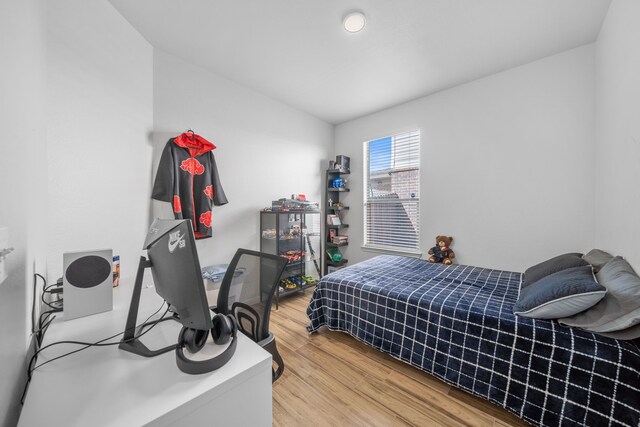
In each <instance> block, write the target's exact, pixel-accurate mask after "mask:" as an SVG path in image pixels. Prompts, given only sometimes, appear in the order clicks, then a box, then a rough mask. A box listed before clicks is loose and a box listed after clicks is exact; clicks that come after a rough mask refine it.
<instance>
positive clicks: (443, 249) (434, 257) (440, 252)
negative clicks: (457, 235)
mask: <svg viewBox="0 0 640 427" xmlns="http://www.w3.org/2000/svg"><path fill="white" fill-rule="evenodd" d="M452 241H453V237H447V236H438V237H436V245H435V246H434V247H432V248H431V249H429V255H431V257H429V262H441V263H443V264H445V265H450V264H452V263H453V259H454V258H455V257H456V254H455V253H454V252H453V251H452V250H451V249H449V246H450V245H451V242H452Z"/></svg>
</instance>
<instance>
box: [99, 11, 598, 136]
mask: <svg viewBox="0 0 640 427" xmlns="http://www.w3.org/2000/svg"><path fill="white" fill-rule="evenodd" d="M110 1H111V3H112V4H113V5H114V7H115V8H116V9H117V10H118V11H119V12H120V13H121V14H122V15H123V16H124V17H125V18H126V19H127V20H128V21H129V22H130V23H131V24H132V25H133V26H134V27H135V28H136V29H137V30H138V31H139V32H140V33H141V34H142V35H143V36H144V37H145V38H146V39H147V40H148V41H149V42H150V43H151V44H152V45H153V46H154V47H157V48H159V49H161V50H163V51H165V52H168V53H171V54H173V55H176V56H178V57H180V58H182V59H184V60H187V61H189V62H192V63H194V64H197V65H199V66H202V67H204V68H206V69H209V70H210V71H212V72H214V73H216V74H218V75H221V76H223V77H225V78H228V79H230V80H232V81H235V82H236V83H239V84H241V85H244V86H247V87H249V88H252V89H254V90H256V91H258V92H261V93H263V94H265V95H268V96H270V97H272V98H275V99H278V100H280V101H282V102H284V103H286V104H288V105H290V106H292V107H295V108H297V109H300V110H303V111H306V112H308V113H310V114H312V115H314V116H316V117H318V118H320V119H323V120H325V121H327V122H329V123H333V124H338V123H342V122H345V121H348V120H351V119H354V118H356V117H360V116H363V115H366V114H369V113H372V112H375V111H379V110H382V109H385V108H388V107H391V106H393V105H397V104H400V103H403V102H406V101H409V100H412V99H415V98H419V97H421V96H425V95H428V94H431V93H434V92H437V91H440V90H443V89H446V88H450V87H453V86H456V85H459V84H461V83H465V82H469V81H472V80H475V79H478V78H481V77H484V76H487V75H490V74H493V73H496V72H499V71H502V70H505V69H508V68H512V67H515V66H518V65H522V64H526V63H528V62H531V61H534V60H537V59H540V58H543V57H545V56H549V55H552V54H555V53H559V52H562V51H564V50H567V49H571V48H573V47H577V46H580V45H583V44H586V43H591V42H594V41H595V40H596V37H597V35H598V32H599V30H600V26H601V24H602V21H603V19H604V16H605V15H606V13H607V9H608V7H609V3H610V0H395V1H390V0H348V1H347V0H180V1H176V0H136V1H131V0H110ZM352 10H361V11H363V12H364V14H365V15H366V17H367V25H366V27H365V29H364V30H363V31H361V32H360V33H356V34H349V33H347V32H346V31H345V30H344V29H343V27H342V18H343V17H344V16H345V15H346V14H347V13H348V12H350V11H352Z"/></svg>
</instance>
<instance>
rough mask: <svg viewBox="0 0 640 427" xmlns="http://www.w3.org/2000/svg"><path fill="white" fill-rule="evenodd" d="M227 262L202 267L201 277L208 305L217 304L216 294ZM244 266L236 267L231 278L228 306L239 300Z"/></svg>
mask: <svg viewBox="0 0 640 427" xmlns="http://www.w3.org/2000/svg"><path fill="white" fill-rule="evenodd" d="M228 267H229V264H216V265H210V266H207V267H204V268H203V269H202V278H203V280H204V289H205V292H206V294H207V302H208V304H209V307H211V308H214V307H217V306H218V294H219V293H220V286H221V285H222V279H223V278H224V275H225V273H226V271H227V268H228ZM244 275H245V269H244V268H237V269H236V271H235V272H234V274H233V279H231V287H230V289H229V307H231V305H232V304H233V303H234V302H238V301H240V297H241V295H242V286H243V285H244Z"/></svg>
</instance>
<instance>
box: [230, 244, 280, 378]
mask: <svg viewBox="0 0 640 427" xmlns="http://www.w3.org/2000/svg"><path fill="white" fill-rule="evenodd" d="M287 263H288V260H287V259H286V258H283V257H280V256H277V255H271V254H266V253H263V252H256V251H251V250H248V249H238V251H237V252H236V254H235V255H234V256H233V260H231V264H229V267H228V268H227V271H226V273H225V275H224V278H223V279H222V284H221V285H220V291H219V293H218V303H217V311H218V312H219V313H223V314H232V315H233V316H234V317H235V318H236V320H237V322H238V329H239V330H240V331H241V332H242V333H244V334H245V335H246V336H248V337H249V338H251V339H252V340H253V341H255V342H257V343H258V344H259V345H260V346H261V347H262V348H264V349H265V350H267V351H268V352H269V353H271V355H272V356H273V361H274V362H275V364H276V365H277V367H276V369H272V382H275V381H276V380H277V379H278V378H280V376H281V375H282V372H283V371H284V361H283V360H282V357H281V356H280V353H279V352H278V347H277V346H276V337H275V336H274V335H273V333H271V332H270V331H269V318H270V317H271V303H272V301H273V296H274V294H275V292H277V291H278V286H279V282H280V277H281V276H282V272H283V271H284V268H285V266H286V265H287Z"/></svg>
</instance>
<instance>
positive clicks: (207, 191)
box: [203, 185, 213, 200]
mask: <svg viewBox="0 0 640 427" xmlns="http://www.w3.org/2000/svg"><path fill="white" fill-rule="evenodd" d="M203 191H204V194H206V195H207V196H209V198H210V199H211V200H213V185H207V186H206V187H205V188H204V190H203Z"/></svg>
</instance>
